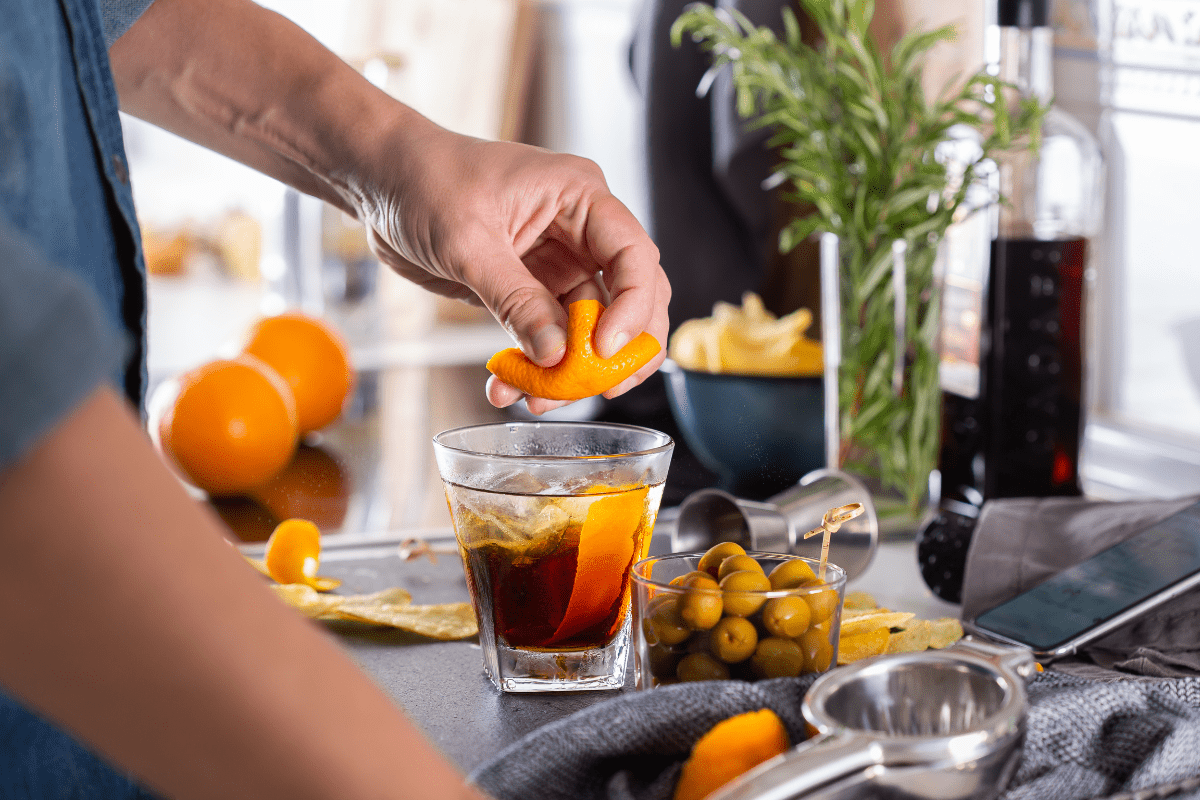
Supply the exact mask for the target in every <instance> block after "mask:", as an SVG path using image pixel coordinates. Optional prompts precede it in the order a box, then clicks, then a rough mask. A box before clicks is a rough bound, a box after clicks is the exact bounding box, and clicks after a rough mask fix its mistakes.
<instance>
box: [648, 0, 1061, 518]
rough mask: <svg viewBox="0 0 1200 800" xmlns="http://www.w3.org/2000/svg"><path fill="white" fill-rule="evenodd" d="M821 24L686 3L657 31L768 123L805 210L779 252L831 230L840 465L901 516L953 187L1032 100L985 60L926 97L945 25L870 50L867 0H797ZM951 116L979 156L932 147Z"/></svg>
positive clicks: (933, 375)
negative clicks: (900, 310) (899, 257)
mask: <svg viewBox="0 0 1200 800" xmlns="http://www.w3.org/2000/svg"><path fill="white" fill-rule="evenodd" d="M798 2H799V4H800V6H801V8H802V9H803V10H804V12H805V13H806V14H807V15H808V17H809V18H810V19H811V20H812V21H813V23H814V24H815V25H816V27H817V29H818V31H819V34H820V35H819V41H820V43H819V44H818V45H816V46H810V45H808V44H806V43H805V42H804V41H803V40H802V38H801V32H800V25H799V24H798V22H797V20H796V17H795V15H794V14H793V13H792V11H791V9H790V8H784V9H783V23H784V31H785V35H784V38H783V39H782V40H780V39H779V38H778V37H776V35H775V34H774V32H772V31H771V29H770V28H767V27H761V28H760V27H756V26H755V25H754V24H753V23H751V22H750V20H749V19H747V18H746V17H745V16H744V15H743V14H741V13H739V12H738V11H736V10H733V9H720V10H716V9H714V8H713V7H711V6H709V5H706V4H703V3H695V4H692V5H690V6H688V7H687V8H686V9H685V10H684V12H683V14H682V15H681V16H680V17H679V18H678V19H677V20H676V21H675V24H674V25H673V26H672V29H671V37H672V41H673V43H674V44H675V45H676V46H678V45H679V44H680V43H681V41H682V38H683V35H684V34H691V36H692V38H693V39H694V40H695V41H696V42H698V43H699V44H700V45H701V47H703V48H704V49H705V50H706V51H708V52H709V53H710V55H711V57H712V59H713V69H721V68H729V69H730V70H731V74H732V79H733V85H734V87H735V89H736V99H737V107H738V112H739V114H740V115H741V116H742V117H744V118H746V119H747V120H748V123H747V124H748V125H749V126H750V127H752V128H768V129H770V130H771V132H772V136H771V138H770V140H769V142H768V146H770V147H772V148H775V149H776V151H777V152H778V153H779V154H780V156H781V158H782V162H781V163H780V165H779V167H778V173H777V178H779V179H781V180H782V183H783V186H784V197H785V198H786V199H788V200H791V201H794V202H796V203H799V204H809V205H811V206H812V207H813V208H814V209H815V211H814V212H813V213H812V214H811V215H809V216H807V217H803V218H797V219H794V220H792V221H791V223H790V224H789V225H788V226H787V227H785V228H784V230H783V231H782V232H781V234H780V237H779V247H780V249H781V250H782V251H784V252H786V251H789V250H791V249H792V248H794V247H795V246H796V245H797V244H799V243H800V242H801V241H803V240H804V239H805V238H806V237H808V236H810V235H812V234H814V233H817V232H830V233H835V234H837V236H838V237H839V239H840V240H841V257H842V265H841V277H842V286H841V296H842V337H843V341H842V364H841V368H840V375H839V381H838V384H839V394H840V397H839V408H840V426H841V427H840V430H841V437H842V466H844V467H847V468H849V469H852V470H854V471H856V472H858V473H859V474H860V475H863V476H865V477H868V478H874V479H876V480H878V481H879V483H880V484H881V486H882V488H884V489H895V490H898V491H899V492H900V493H901V494H902V495H903V498H904V504H903V505H904V510H905V511H906V512H908V513H909V515H910V516H911V517H913V518H915V517H916V516H917V515H918V514H919V512H920V504H921V501H922V498H923V497H924V495H925V491H926V488H927V486H928V478H929V473H930V471H931V470H933V469H934V467H935V466H936V463H937V449H938V433H939V415H940V406H941V404H940V388H939V384H938V352H937V335H938V327H939V322H940V305H939V303H938V296H937V293H936V292H935V291H934V275H933V269H934V262H935V259H936V254H937V247H938V243H939V242H940V241H941V240H942V238H943V236H944V235H945V232H946V229H947V228H948V227H949V226H950V224H951V223H952V222H954V221H955V220H956V219H958V218H959V217H961V216H962V215H963V214H964V213H966V211H967V205H966V200H967V195H968V191H970V190H971V188H972V185H973V184H975V183H976V181H977V178H978V177H979V176H980V175H982V174H983V172H984V171H985V170H986V169H987V167H988V165H990V164H991V163H992V159H993V158H994V157H995V156H996V155H997V154H998V153H1000V152H1004V151H1008V150H1012V149H1015V148H1017V147H1035V146H1036V144H1037V142H1038V141H1039V139H1040V132H1041V122H1042V118H1043V116H1044V115H1045V111H1046V107H1044V106H1042V105H1040V104H1039V103H1038V102H1037V100H1036V99H1025V100H1020V99H1017V100H1014V98H1013V93H1012V91H1011V88H1012V87H1010V86H1008V85H1007V84H1005V83H1003V82H1001V81H1000V80H999V79H997V78H996V77H994V76H992V75H988V74H987V73H986V72H980V73H978V74H976V75H973V76H971V77H970V79H968V80H967V81H966V82H965V83H964V84H962V86H961V87H959V88H957V89H947V90H945V91H943V92H942V95H941V96H940V97H938V98H937V99H936V100H934V101H933V102H927V101H926V97H925V94H924V90H923V88H922V83H921V76H922V67H923V63H924V58H925V55H926V54H927V53H928V51H929V49H930V48H931V47H933V46H934V45H935V44H937V43H938V42H941V41H944V40H949V39H951V38H953V36H954V30H953V28H952V27H951V26H946V27H942V28H938V29H937V30H932V31H913V32H911V33H909V34H908V35H906V36H905V37H904V38H902V39H901V40H900V41H899V42H898V43H897V44H896V45H895V47H893V48H892V50H891V52H890V54H889V56H888V57H887V58H885V57H884V54H883V53H882V51H881V48H880V47H879V46H878V44H877V43H876V42H875V40H874V38H873V37H871V36H870V34H869V33H868V28H869V26H870V23H871V18H872V17H873V16H874V2H873V0H798ZM955 125H963V126H967V127H969V128H971V129H972V130H974V131H976V132H977V134H978V138H979V145H980V147H979V149H978V151H977V156H976V157H975V158H974V159H973V160H972V161H970V162H969V163H967V164H966V165H965V166H963V165H960V166H959V167H957V168H953V169H952V168H951V166H950V164H948V163H946V162H945V159H941V158H939V157H937V156H938V154H937V148H938V146H939V145H940V144H942V143H943V142H945V141H946V140H947V139H948V137H949V136H950V135H951V128H952V127H953V126H955ZM895 239H904V240H905V241H906V242H907V244H908V261H907V267H908V274H907V286H906V292H907V295H908V297H907V304H906V313H907V324H906V326H905V329H906V332H907V334H906V338H907V341H906V342H905V347H904V348H903V352H904V353H905V362H906V363H905V364H904V367H905V373H906V375H907V380H906V382H905V386H904V388H903V390H902V391H901V393H900V395H899V396H897V395H896V394H895V393H894V391H893V387H892V382H891V380H890V376H891V375H892V370H893V364H894V362H895V359H896V356H895V352H896V348H895V343H894V336H895V334H894V328H893V309H894V295H893V288H892V283H891V281H890V280H889V278H890V264H891V262H890V255H891V244H892V242H893V240H895Z"/></svg>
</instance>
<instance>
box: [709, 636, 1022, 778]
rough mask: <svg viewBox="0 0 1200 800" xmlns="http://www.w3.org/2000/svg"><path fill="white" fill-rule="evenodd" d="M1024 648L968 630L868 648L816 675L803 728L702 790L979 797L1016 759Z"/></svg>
mask: <svg viewBox="0 0 1200 800" xmlns="http://www.w3.org/2000/svg"><path fill="white" fill-rule="evenodd" d="M1034 672H1035V666H1034V661H1033V656H1032V653H1030V651H1029V650H1027V649H1024V648H1011V647H1004V646H1000V645H994V644H991V643H989V642H985V641H982V640H976V639H972V638H967V639H964V640H962V641H960V642H958V643H957V644H955V645H954V646H952V647H950V648H947V649H945V650H927V651H924V652H919V653H904V654H897V655H890V656H880V657H877V658H874V659H869V660H865V661H860V662H856V663H854V664H850V665H848V666H845V667H841V668H839V669H836V670H834V671H832V672H829V673H827V674H825V675H823V676H822V677H821V678H818V679H817V681H816V682H815V683H813V685H812V687H811V688H810V689H809V690H808V692H807V694H806V695H805V698H804V702H803V705H802V706H801V711H802V713H803V715H804V718H805V720H806V721H807V722H808V724H809V726H810V729H811V730H813V731H815V733H814V734H813V737H812V738H811V739H809V740H808V741H806V742H803V743H801V744H800V745H798V746H797V747H795V748H793V749H792V750H790V751H789V752H787V753H785V754H783V755H781V756H777V757H775V758H773V759H771V760H770V761H767V762H764V763H763V764H761V765H759V766H758V767H756V768H755V769H753V770H751V771H750V772H748V773H746V774H745V775H743V776H741V777H740V778H738V779H737V780H736V781H734V782H732V783H730V784H727V785H726V786H725V787H723V788H722V789H721V790H720V791H718V792H717V793H715V794H713V795H712V797H711V798H710V800H791V798H805V800H817V799H819V800H850V799H851V798H868V797H871V798H875V797H887V798H903V799H904V800H910V799H911V800H925V799H926V798H927V799H928V800H990V799H991V798H994V797H996V796H997V795H998V794H1000V792H1001V791H1003V789H1004V787H1005V786H1006V785H1007V783H1008V781H1009V780H1010V779H1011V778H1012V775H1013V772H1014V771H1015V769H1016V766H1017V763H1018V761H1019V760H1020V756H1021V751H1022V746H1023V744H1024V736H1025V721H1026V715H1027V709H1028V699H1027V696H1026V692H1025V682H1026V681H1027V680H1028V679H1029V678H1031V677H1032V676H1033V675H1034Z"/></svg>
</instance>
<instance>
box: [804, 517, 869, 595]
mask: <svg viewBox="0 0 1200 800" xmlns="http://www.w3.org/2000/svg"><path fill="white" fill-rule="evenodd" d="M861 513H863V505H862V503H849V504H847V505H844V506H838V507H837V508H831V509H829V510H828V511H826V512H825V517H824V518H823V519H822V520H821V527H819V528H813V529H812V530H811V531H809V532H808V533H806V534H804V538H805V539H808V538H810V537H812V536H816V535H817V534H818V533H824V534H825V537H824V538H823V539H822V540H821V563H820V569H818V571H817V577H818V578H820V579H821V580H825V564H826V563H827V562H828V561H829V537H830V536H832V535H833V534H834V533H835V532H837V529H838V528H840V527H842V525H844V524H845V523H847V522H849V521H850V520H852V519H854V518H855V517H857V516H858V515H859V514H861Z"/></svg>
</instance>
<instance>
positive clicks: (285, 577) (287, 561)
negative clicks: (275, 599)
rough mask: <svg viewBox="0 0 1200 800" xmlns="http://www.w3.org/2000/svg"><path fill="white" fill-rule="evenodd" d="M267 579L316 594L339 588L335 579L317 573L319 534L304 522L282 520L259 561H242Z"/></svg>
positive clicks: (252, 559)
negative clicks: (299, 586) (299, 587)
mask: <svg viewBox="0 0 1200 800" xmlns="http://www.w3.org/2000/svg"><path fill="white" fill-rule="evenodd" d="M246 560H247V561H249V562H250V564H251V565H252V566H253V567H254V568H255V569H257V570H258V571H259V572H261V573H262V574H264V575H266V576H267V577H268V578H271V579H272V580H274V581H276V582H277V583H282V584H296V583H298V584H303V585H305V586H310V587H312V588H313V589H315V590H317V591H318V592H331V591H333V590H334V589H336V588H338V587H339V586H341V585H342V582H341V581H340V580H338V579H337V578H326V577H322V576H320V575H318V574H317V568H318V567H319V566H320V563H321V531H320V529H319V528H317V526H316V525H314V524H313V523H311V522H309V521H308V520H306V519H285V520H284V521H283V522H281V523H279V524H278V525H276V526H275V530H274V532H272V533H271V538H270V539H268V540H267V547H266V550H265V551H264V552H263V557H262V560H261V561H260V560H258V559H255V558H249V557H247V558H246Z"/></svg>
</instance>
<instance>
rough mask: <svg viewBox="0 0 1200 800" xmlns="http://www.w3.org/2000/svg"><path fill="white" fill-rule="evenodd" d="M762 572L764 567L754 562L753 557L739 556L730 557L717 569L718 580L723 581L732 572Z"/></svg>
mask: <svg viewBox="0 0 1200 800" xmlns="http://www.w3.org/2000/svg"><path fill="white" fill-rule="evenodd" d="M742 570H746V571H748V572H762V571H763V568H762V565H761V564H759V563H758V562H757V561H755V560H754V557H753V556H748V555H744V554H743V555H738V556H730V557H729V558H727V559H725V560H724V561H722V562H721V566H720V567H718V568H717V580H721V579H722V578H724V577H725V576H726V575H728V574H729V573H731V572H741V571H742Z"/></svg>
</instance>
